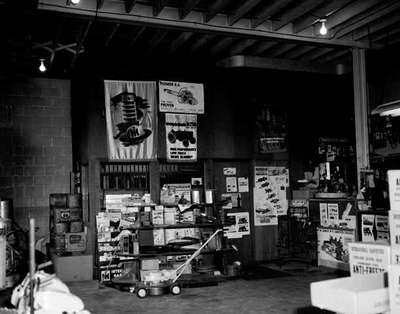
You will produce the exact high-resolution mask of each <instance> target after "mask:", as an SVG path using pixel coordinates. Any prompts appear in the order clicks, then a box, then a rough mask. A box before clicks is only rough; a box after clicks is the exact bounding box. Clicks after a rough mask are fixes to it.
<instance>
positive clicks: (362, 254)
mask: <svg viewBox="0 0 400 314" xmlns="http://www.w3.org/2000/svg"><path fill="white" fill-rule="evenodd" d="M349 254H350V274H351V275H352V276H353V275H368V274H375V273H381V272H385V271H387V270H388V266H389V259H390V246H389V245H384V244H373V243H362V242H357V243H350V244H349Z"/></svg>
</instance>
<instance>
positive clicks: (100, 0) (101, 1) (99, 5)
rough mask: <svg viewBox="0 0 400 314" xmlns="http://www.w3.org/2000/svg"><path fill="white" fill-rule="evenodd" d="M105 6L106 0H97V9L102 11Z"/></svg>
mask: <svg viewBox="0 0 400 314" xmlns="http://www.w3.org/2000/svg"><path fill="white" fill-rule="evenodd" d="M103 5H104V0H97V9H99V10H100V9H101V8H102V7H103Z"/></svg>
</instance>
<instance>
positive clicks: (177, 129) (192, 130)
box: [165, 113, 197, 161]
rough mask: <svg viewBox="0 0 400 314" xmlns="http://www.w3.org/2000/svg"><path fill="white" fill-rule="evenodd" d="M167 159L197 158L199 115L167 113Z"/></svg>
mask: <svg viewBox="0 0 400 314" xmlns="http://www.w3.org/2000/svg"><path fill="white" fill-rule="evenodd" d="M165 133H166V137H167V139H166V140H167V159H168V160H171V161H172V160H173V161H195V160H197V116H196V115H189V114H171V113H167V114H166V115H165Z"/></svg>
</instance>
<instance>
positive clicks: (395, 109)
mask: <svg viewBox="0 0 400 314" xmlns="http://www.w3.org/2000/svg"><path fill="white" fill-rule="evenodd" d="M371 114H379V115H380V116H392V117H397V116H400V99H399V100H395V101H391V102H387V103H384V104H382V105H379V106H378V107H376V108H375V109H374V110H372V112H371Z"/></svg>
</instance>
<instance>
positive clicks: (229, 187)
mask: <svg viewBox="0 0 400 314" xmlns="http://www.w3.org/2000/svg"><path fill="white" fill-rule="evenodd" d="M226 191H227V192H237V180H236V177H226Z"/></svg>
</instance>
